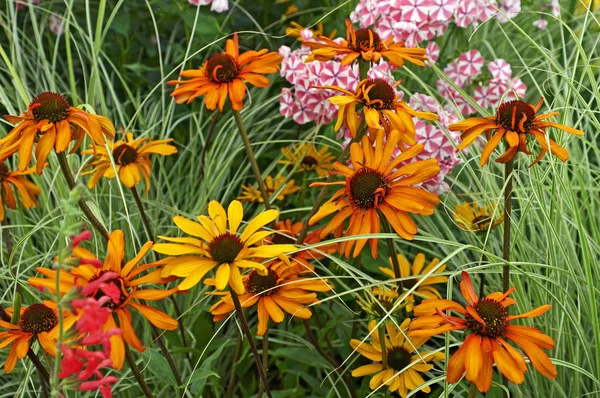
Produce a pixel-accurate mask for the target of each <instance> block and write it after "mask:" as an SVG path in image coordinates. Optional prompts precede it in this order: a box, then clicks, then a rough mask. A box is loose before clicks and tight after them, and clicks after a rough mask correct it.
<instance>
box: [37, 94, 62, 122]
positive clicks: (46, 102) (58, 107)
mask: <svg viewBox="0 0 600 398" xmlns="http://www.w3.org/2000/svg"><path fill="white" fill-rule="evenodd" d="M70 107H71V106H70V105H69V103H68V102H67V100H66V99H64V98H63V96H62V95H60V94H57V93H51V92H49V91H48V92H45V93H41V94H40V95H38V96H37V97H35V98H34V99H33V101H31V104H29V109H30V110H31V113H32V114H33V117H34V118H35V120H37V121H40V120H50V121H51V122H52V123H56V122H60V121H61V120H64V119H65V118H66V117H67V116H69V108H70Z"/></svg>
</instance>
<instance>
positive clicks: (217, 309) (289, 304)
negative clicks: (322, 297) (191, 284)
mask: <svg viewBox="0 0 600 398" xmlns="http://www.w3.org/2000/svg"><path fill="white" fill-rule="evenodd" d="M267 269H268V272H267V274H266V275H261V274H260V273H258V271H257V270H252V272H250V273H249V274H247V275H244V276H243V283H244V286H245V288H246V293H245V294H243V295H241V296H239V298H240V303H241V304H242V307H244V308H247V307H252V306H253V305H255V304H257V310H258V331H257V334H258V335H259V336H262V335H264V334H265V332H266V331H267V326H268V324H269V319H272V320H273V322H275V323H281V322H282V321H283V319H284V312H283V311H285V312H287V313H288V314H290V315H291V316H293V317H296V318H300V319H309V318H310V317H311V316H312V312H311V311H310V310H309V309H308V308H306V307H305V306H306V305H308V304H313V303H316V302H317V301H318V300H317V294H316V293H315V292H328V291H330V290H331V289H332V287H331V286H330V285H329V284H327V280H326V279H308V278H304V277H302V276H300V275H299V273H298V272H297V270H296V269H295V268H294V267H291V268H290V267H288V266H287V264H285V263H284V262H282V261H276V262H272V263H271V264H270V265H268V267H267ZM206 284H207V285H210V284H214V281H212V280H207V281H206ZM215 294H218V293H215ZM234 310H235V306H234V304H233V300H232V299H231V293H229V292H227V293H224V296H223V297H222V298H221V300H219V301H218V302H217V303H216V304H215V305H213V306H212V307H211V308H210V313H211V314H213V315H214V318H213V320H214V321H215V322H216V321H220V320H222V319H224V318H226V317H227V315H228V314H230V313H231V312H233V311H234Z"/></svg>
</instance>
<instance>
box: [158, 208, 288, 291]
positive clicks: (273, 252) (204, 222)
mask: <svg viewBox="0 0 600 398" xmlns="http://www.w3.org/2000/svg"><path fill="white" fill-rule="evenodd" d="M208 215H209V217H206V216H198V221H200V223H196V222H194V221H190V220H188V219H186V218H184V217H181V216H176V217H173V222H174V223H175V224H176V225H177V226H178V227H179V229H181V230H182V231H183V232H184V233H186V234H187V235H191V236H192V237H184V238H172V237H168V236H161V237H160V238H161V239H164V240H167V241H169V242H171V243H157V244H155V245H154V251H156V252H158V253H161V254H166V255H168V256H170V257H167V258H165V259H163V260H161V263H163V264H166V267H165V268H164V269H163V271H162V275H163V276H164V277H167V276H177V277H183V278H185V279H184V280H183V281H182V282H181V283H180V284H179V289H180V290H188V289H190V288H192V287H194V286H195V285H197V284H198V282H200V280H201V279H202V278H203V277H204V275H206V274H207V273H208V271H210V270H212V269H213V268H215V267H217V272H216V275H215V286H216V288H217V289H218V290H223V289H225V287H226V286H227V285H229V287H231V288H232V289H233V290H235V292H236V293H237V294H244V293H245V291H246V290H245V287H244V283H243V281H242V275H241V273H240V268H241V269H245V268H253V269H256V270H258V272H259V274H261V275H263V276H264V275H267V273H268V270H267V268H266V267H265V266H264V265H263V264H261V263H259V262H257V261H258V260H260V259H268V258H273V257H279V258H281V259H282V260H285V261H286V262H289V260H288V258H287V257H286V255H285V253H289V252H293V251H294V250H296V248H295V247H294V246H293V245H290V244H278V245H264V246H258V244H259V243H260V241H261V240H263V239H265V238H266V237H267V236H269V235H271V234H272V233H273V232H272V231H265V230H263V227H264V226H265V225H267V224H269V223H270V222H272V221H273V220H275V219H276V218H277V216H279V212H278V211H277V210H267V211H265V212H263V213H261V214H259V215H258V216H257V217H256V218H254V219H253V220H252V221H250V222H249V223H248V224H247V225H246V227H245V228H244V229H243V231H239V227H240V224H241V222H242V220H243V218H244V209H243V207H242V204H241V203H240V202H238V201H237V200H234V201H232V202H231V203H230V204H229V207H228V208H227V213H226V212H225V209H224V208H223V206H221V204H220V203H219V202H217V201H216V200H213V201H212V202H210V203H209V204H208ZM227 224H229V228H227ZM238 232H241V234H238ZM198 238H200V239H198Z"/></svg>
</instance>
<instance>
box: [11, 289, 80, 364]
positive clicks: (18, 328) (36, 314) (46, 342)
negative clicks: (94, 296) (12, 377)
mask: <svg viewBox="0 0 600 398" xmlns="http://www.w3.org/2000/svg"><path fill="white" fill-rule="evenodd" d="M57 308H58V307H57V305H56V303H55V302H53V301H48V300H45V301H43V302H42V303H40V304H33V305H30V306H28V307H21V310H20V317H19V323H18V324H16V325H14V324H12V323H10V322H5V321H3V320H0V328H3V329H6V330H5V331H0V348H4V347H7V346H9V345H10V346H11V348H10V352H9V354H8V358H6V362H4V372H5V373H10V372H12V371H13V369H14V368H15V366H16V364H17V360H19V359H23V358H24V357H25V355H27V351H28V350H29V345H30V344H31V340H34V339H35V340H37V341H38V342H39V343H40V346H41V347H42V349H43V350H44V352H46V353H48V354H49V355H51V356H53V357H55V356H56V340H57V339H58V313H57ZM6 313H7V314H8V315H11V316H12V315H13V308H7V309H6ZM63 317H64V319H63V330H68V329H69V328H70V327H71V326H73V324H74V323H75V319H74V317H73V316H72V315H71V313H70V312H69V311H66V310H65V311H63Z"/></svg>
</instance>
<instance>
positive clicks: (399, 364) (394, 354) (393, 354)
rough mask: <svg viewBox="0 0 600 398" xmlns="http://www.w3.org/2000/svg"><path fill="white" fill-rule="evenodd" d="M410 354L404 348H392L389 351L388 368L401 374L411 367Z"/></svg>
mask: <svg viewBox="0 0 600 398" xmlns="http://www.w3.org/2000/svg"><path fill="white" fill-rule="evenodd" d="M410 363H411V360H410V353H409V352H408V351H407V350H406V348H403V347H392V348H390V349H388V350H387V364H388V367H390V368H392V369H394V370H395V371H396V372H400V371H401V370H402V369H404V368H406V367H407V366H408V365H410Z"/></svg>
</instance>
